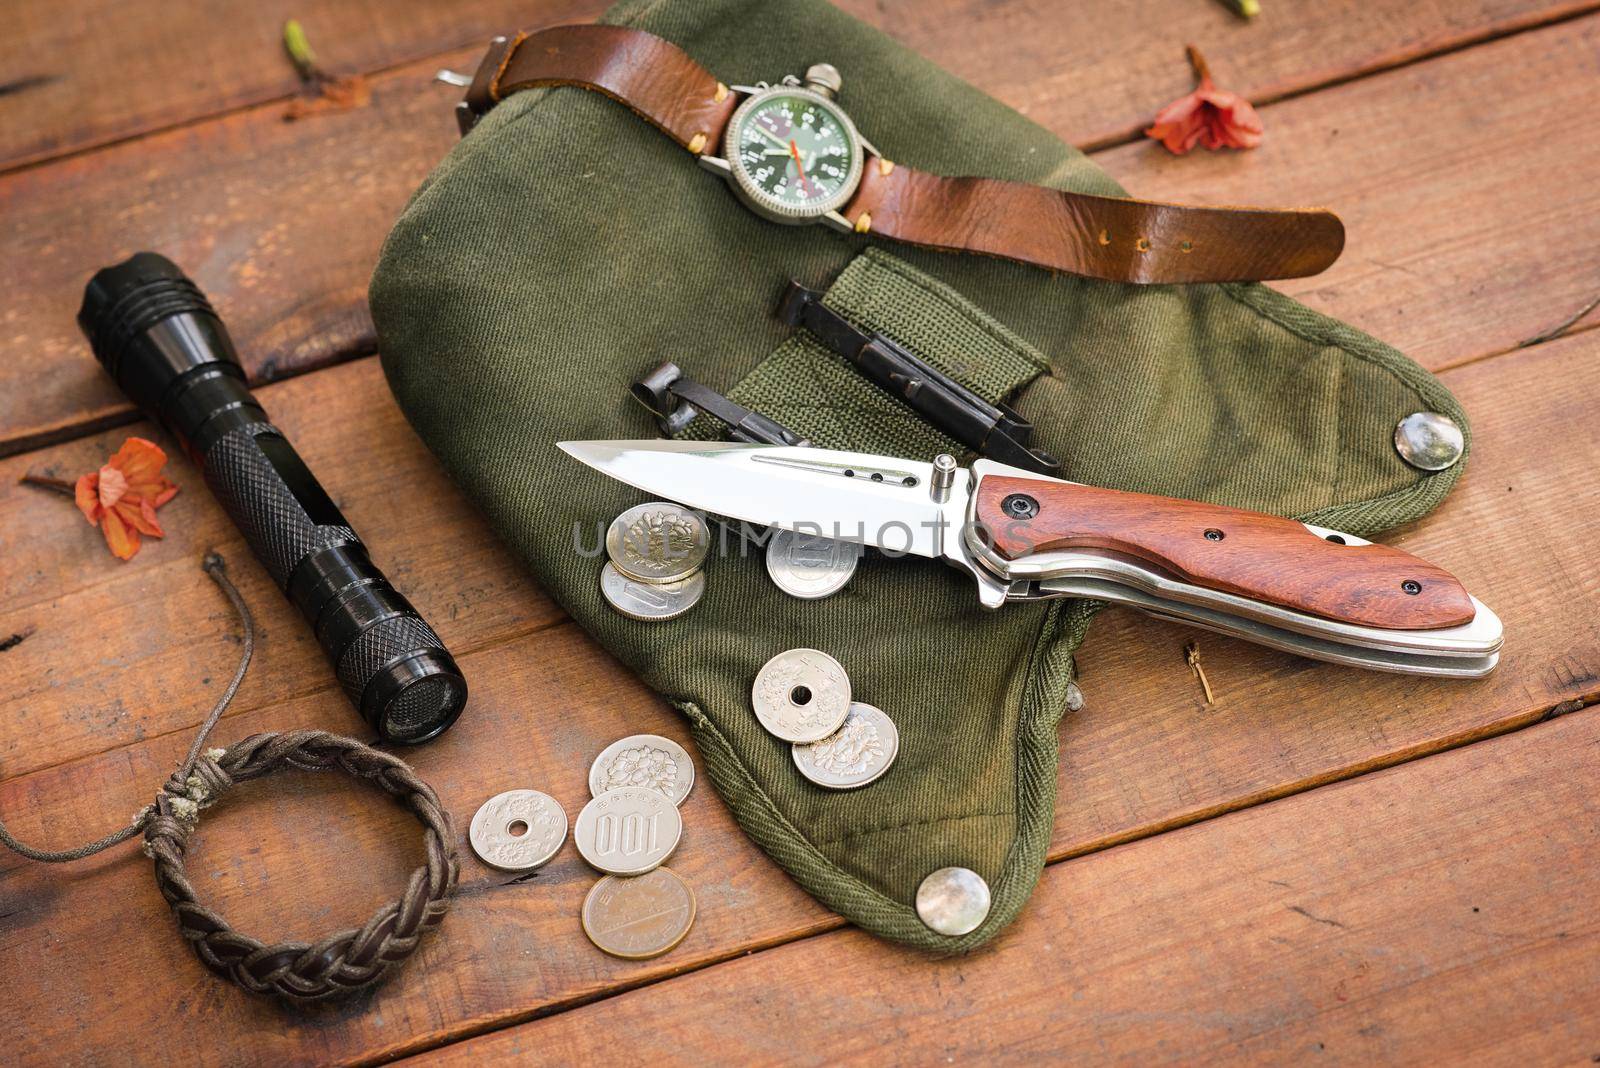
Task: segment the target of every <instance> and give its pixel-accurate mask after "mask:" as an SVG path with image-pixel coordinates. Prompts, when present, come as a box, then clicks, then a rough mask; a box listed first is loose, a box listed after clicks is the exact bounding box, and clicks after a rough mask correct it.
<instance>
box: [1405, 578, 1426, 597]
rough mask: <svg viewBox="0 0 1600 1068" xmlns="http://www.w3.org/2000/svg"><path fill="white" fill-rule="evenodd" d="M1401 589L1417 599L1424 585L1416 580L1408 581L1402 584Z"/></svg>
mask: <svg viewBox="0 0 1600 1068" xmlns="http://www.w3.org/2000/svg"><path fill="white" fill-rule="evenodd" d="M1400 588H1401V589H1402V590H1405V591H1406V592H1407V593H1409V594H1411V595H1412V596H1413V597H1415V596H1416V595H1417V594H1419V593H1421V592H1422V583H1420V582H1418V581H1417V580H1416V579H1406V580H1405V581H1404V582H1402V583H1400Z"/></svg>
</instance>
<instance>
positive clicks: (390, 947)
mask: <svg viewBox="0 0 1600 1068" xmlns="http://www.w3.org/2000/svg"><path fill="white" fill-rule="evenodd" d="M204 567H205V571H206V574H208V575H210V576H211V578H212V579H213V580H214V581H215V582H216V583H217V585H218V586H219V587H220V588H221V589H222V592H223V593H225V594H226V595H227V596H228V599H229V601H231V602H232V603H233V606H234V608H235V609H237V610H238V612H239V619H240V622H241V623H242V625H243V630H244V641H243V646H244V651H243V654H242V655H241V657H240V661H239V667H238V669H237V670H236V671H235V672H234V676H233V680H232V682H231V683H230V684H229V685H228V687H227V689H226V690H225V691H224V692H223V694H222V697H221V698H220V699H219V700H218V701H217V703H216V705H215V706H214V707H213V708H212V709H211V712H210V714H209V715H207V717H206V720H205V722H204V723H203V724H202V725H201V727H200V730H199V732H198V734H197V735H196V737H195V740H194V743H193V744H192V745H191V746H190V748H189V754H188V756H187V757H185V758H184V761H183V763H182V765H180V766H179V768H178V770H177V772H176V773H174V774H173V776H172V778H171V779H169V780H168V781H167V783H166V785H165V786H163V787H162V788H161V792H160V793H158V794H157V795H156V799H155V801H154V803H152V804H149V805H146V806H145V807H144V808H143V809H141V810H139V812H138V814H137V815H135V816H134V820H133V823H132V825H131V826H128V827H124V828H123V829H122V830H120V831H116V832H114V833H112V834H108V835H106V836H105V837H104V838H101V839H99V840H98V841H95V842H90V843H88V844H86V845H82V846H79V847H78V848H76V849H68V850H60V851H53V850H44V849H35V848H34V847H32V846H28V845H25V844H23V843H22V842H19V841H17V839H16V838H14V837H13V836H12V835H11V833H10V832H9V831H7V830H6V827H5V824H4V823H0V844H3V845H5V846H7V847H8V848H10V849H12V850H13V851H15V852H17V853H20V854H22V855H23V856H25V857H29V858H30V859H33V860H38V861H44V862H47V863H61V862H64V861H71V860H81V859H82V858H84V857H87V856H92V855H93V854H95V853H98V852H100V851H101V850H103V849H107V848H109V847H111V846H113V845H116V844H117V843H118V842H124V841H127V840H128V839H129V838H131V837H133V836H134V835H135V834H138V833H139V832H140V831H141V830H142V831H143V832H144V851H145V853H146V855H148V856H149V857H150V858H151V859H152V860H153V861H154V862H155V874H156V885H157V886H159V887H160V889H161V896H162V897H164V898H166V899H167V903H168V904H169V905H171V906H172V913H173V915H174V916H175V917H177V920H178V931H179V933H180V934H182V935H183V937H184V938H185V939H186V940H188V942H189V944H190V945H192V946H193V947H194V951H195V953H196V954H197V955H198V956H199V957H200V959H201V961H203V962H204V963H205V964H206V965H207V966H208V967H210V968H211V969H212V970H214V971H215V972H217V973H218V974H219V975H222V976H224V977H225V978H228V979H230V980H232V981H233V982H235V983H237V984H238V985H239V986H242V987H244V988H245V989H246V990H248V991H250V992H251V993H254V994H277V995H280V996H283V997H285V998H289V999H292V1000H294V1001H314V1000H318V999H321V998H327V997H332V996H335V995H338V994H345V993H349V992H352V991H355V990H360V989H362V988H365V987H369V986H372V985H374V984H376V983H379V982H382V981H383V980H384V979H385V978H386V977H388V976H389V975H390V974H391V973H392V972H393V971H394V970H395V969H396V968H397V967H399V965H400V963H401V962H402V961H404V960H405V959H406V958H407V957H409V956H410V955H411V954H412V953H413V952H414V951H415V950H416V948H417V946H418V944H419V943H420V942H421V940H422V936H423V935H425V934H427V933H428V932H429V931H431V930H432V929H433V928H434V927H436V926H437V925H438V923H439V921H440V920H441V919H443V918H444V914H445V910H446V909H447V908H449V904H450V897H451V895H452V894H454V893H455V888H456V878H457V875H458V873H459V863H458V861H457V856H456V845H455V832H454V831H453V830H452V829H451V825H450V815H449V813H447V812H446V811H445V810H444V807H443V806H442V805H440V803H439V798H438V795H436V794H435V793H434V792H433V789H432V788H431V787H429V786H428V784H427V783H425V782H423V781H422V780H421V779H419V778H417V776H416V773H415V772H413V771H412V770H411V768H410V767H409V766H407V765H406V763H405V762H404V761H402V760H401V759H399V758H398V757H395V756H391V755H390V754H388V753H385V752H382V751H381V750H378V749H374V748H372V747H371V746H369V745H365V744H363V743H362V742H358V741H356V740H355V739H353V738H342V737H340V736H338V735H336V734H329V733H328V732H327V731H310V730H300V731H286V732H284V733H281V734H255V735H251V736H250V737H248V738H246V739H244V740H243V741H240V742H235V743H234V744H233V745H231V746H229V747H228V748H226V749H208V750H205V751H204V752H202V751H201V747H202V746H203V745H204V744H205V739H206V736H207V735H208V734H210V733H211V728H212V727H214V726H216V723H217V720H218V719H220V718H221V716H222V713H223V710H224V709H226V708H227V707H228V703H229V702H230V701H231V700H232V699H233V695H234V694H235V693H236V692H238V689H239V684H240V683H241V682H243V681H244V673H245V669H246V668H247V667H249V665H250V656H251V653H252V651H253V650H254V648H255V624H254V621H253V620H252V619H251V617H250V610H249V608H248V607H246V605H245V603H244V599H243V598H242V597H240V596H239V591H238V590H237V589H236V588H235V587H234V585H233V583H232V582H231V581H230V580H229V579H228V576H227V572H226V570H225V564H224V562H223V560H222V557H221V556H219V555H217V554H215V553H211V554H208V555H207V556H206V559H205V563H204ZM285 767H287V768H296V769H300V770H302V771H323V770H327V769H331V768H339V769H341V770H343V771H346V772H348V773H349V774H351V775H354V776H355V777H357V778H359V779H362V780H365V781H366V782H369V783H371V784H372V785H374V786H376V787H378V788H379V789H381V790H384V791H385V792H387V793H388V794H390V795H391V796H393V797H394V798H395V799H396V800H398V801H400V802H402V803H403V804H404V805H405V806H406V808H408V809H409V810H410V811H411V812H412V813H413V814H414V815H415V816H416V817H417V820H418V821H419V822H420V823H421V824H422V826H423V836H422V840H423V846H424V851H425V853H426V859H425V860H424V862H423V865H422V867H420V868H418V869H417V870H416V871H414V872H412V873H411V878H410V880H409V881H408V882H407V883H406V889H405V893H403V894H402V895H401V896H400V898H399V900H397V901H392V902H390V903H389V904H387V905H384V906H383V907H382V908H380V909H378V910H377V911H376V912H374V913H373V914H372V917H371V918H370V919H368V920H367V922H366V924H365V925H364V926H362V927H361V928H360V929H358V930H346V931H338V932H335V933H334V934H331V935H328V936H327V937H326V938H322V939H319V940H318V941H316V942H309V943H307V942H279V943H276V944H273V945H268V944H266V943H264V942H261V941H259V940H257V939H255V938H251V937H250V936H249V935H244V934H240V933H239V932H237V931H235V930H234V929H233V928H231V927H229V926H228V923H227V921H225V920H224V919H223V918H222V917H221V916H220V915H219V914H217V913H216V912H215V911H213V910H212V909H210V908H208V907H207V906H205V905H202V904H201V903H200V902H199V901H198V900H196V898H195V893H194V887H193V885H192V884H190V882H189V876H188V873H187V872H186V871H185V870H184V851H185V849H186V847H187V845H188V842H189V836H190V835H191V834H192V833H193V832H194V828H195V825H196V823H197V822H198V821H199V817H200V811H201V810H202V809H204V808H208V807H210V806H211V805H212V804H214V803H216V801H217V800H218V798H220V797H221V796H222V795H223V794H224V793H226V792H227V791H228V790H229V789H231V788H232V787H233V786H234V784H235V783H239V782H244V781H246V780H249V779H259V778H261V777H262V776H263V775H268V774H270V773H272V772H273V771H276V770H278V769H280V768H285Z"/></svg>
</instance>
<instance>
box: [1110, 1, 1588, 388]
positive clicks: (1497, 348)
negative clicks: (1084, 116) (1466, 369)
mask: <svg viewBox="0 0 1600 1068" xmlns="http://www.w3.org/2000/svg"><path fill="white" fill-rule="evenodd" d="M1352 17H1354V18H1360V17H1361V16H1359V15H1356V16H1352ZM1597 49H1600V20H1596V19H1593V18H1590V19H1584V20H1581V21H1578V22H1573V23H1569V24H1567V25H1563V26H1555V27H1551V28H1549V29H1545V30H1540V31H1537V32H1533V33H1528V34H1524V35H1521V36H1517V37H1512V38H1508V39H1506V40H1501V41H1495V42H1493V43H1490V44H1485V45H1482V46H1480V47H1477V48H1471V49H1468V50H1466V51H1464V52H1461V53H1458V54H1455V55H1451V56H1445V57H1441V58H1439V59H1437V60H1433V61H1430V62H1427V63H1420V64H1417V65H1415V66H1412V67H1407V68H1404V69H1402V70H1397V71H1395V72H1393V73H1391V74H1387V75H1384V76H1382V77H1377V78H1370V79H1364V80H1361V81H1356V82H1353V83H1351V84H1348V85H1341V86H1337V87H1335V88H1333V89H1329V90H1326V91H1324V92H1320V93H1314V94H1311V95H1309V96H1305V97H1300V98H1297V99H1293V100H1286V101H1284V102H1283V103H1281V104H1278V105H1275V106H1273V107H1272V108H1270V109H1268V110H1267V111H1265V112H1264V113H1263V116H1264V121H1265V122H1266V127H1267V133H1266V141H1265V142H1264V143H1263V145H1262V146H1261V147H1260V148H1259V149H1256V150H1253V151H1250V152H1232V153H1227V152H1195V153H1191V154H1190V155H1188V156H1184V157H1182V158H1176V157H1173V156H1172V155H1170V154H1169V153H1167V151H1166V150H1165V149H1163V148H1161V147H1160V146H1158V145H1155V144H1153V143H1149V142H1140V143H1137V144H1132V145H1127V146H1124V147H1120V148H1117V149H1114V150H1112V151H1109V152H1105V153H1102V154H1100V155H1099V156H1098V157H1097V158H1096V162H1098V163H1100V164H1101V165H1102V166H1104V167H1105V168H1106V169H1107V170H1108V171H1110V172H1111V174H1112V176H1113V177H1115V178H1117V179H1119V180H1120V181H1122V182H1123V184H1124V185H1126V186H1127V187H1128V188H1129V189H1130V190H1131V191H1133V192H1134V193H1136V194H1137V195H1139V196H1142V197H1151V198H1168V199H1176V198H1182V199H1184V200H1188V201H1192V202H1197V203H1206V204H1239V203H1249V204H1306V205H1309V204H1325V205H1328V206H1330V207H1332V208H1334V209H1335V210H1337V211H1338V213H1339V216H1340V218H1342V219H1343V220H1344V224H1345V232H1346V240H1345V251H1344V255H1343V256H1341V257H1340V259H1339V262H1337V263H1335V264H1334V265H1333V267H1331V268H1329V269H1328V270H1327V271H1326V272H1325V273H1323V274H1321V275H1318V276H1317V277H1316V278H1308V279H1300V280H1297V281H1293V282H1284V283H1280V284H1275V285H1274V288H1276V289H1281V290H1283V291H1284V292H1286V293H1289V294H1290V295H1292V296H1294V297H1296V298H1298V299H1300V300H1303V301H1305V302H1306V303H1307V304H1309V305H1310V306H1311V307H1313V308H1315V309H1316V310H1318V311H1321V312H1326V313H1327V314H1329V315H1332V316H1334V317H1335V318H1338V319H1343V320H1345V321H1346V322H1349V323H1350V324H1351V325H1353V326H1356V327H1358V328H1360V329H1362V330H1365V331H1367V332H1368V333H1370V334H1372V335H1373V336H1375V337H1378V338H1381V339H1382V340H1384V341H1386V342H1388V343H1389V344H1391V345H1394V346H1395V347H1396V348H1398V349H1400V350H1401V351H1402V352H1404V353H1406V354H1407V355H1408V356H1411V357H1412V358H1413V359H1415V360H1417V361H1418V362H1419V363H1421V364H1422V365H1423V366H1424V367H1427V368H1430V369H1434V370H1437V369H1439V368H1443V367H1449V366H1454V365H1456V364H1459V363H1462V362H1465V361H1467V360H1471V359H1476V358H1478V357H1481V356H1484V355H1486V354H1488V353H1494V352H1505V351H1508V350H1510V349H1512V348H1514V347H1516V346H1517V345H1518V344H1519V343H1520V342H1522V341H1523V340H1525V339H1527V338H1530V337H1534V336H1537V335H1540V334H1542V333H1544V331H1546V330H1547V329H1549V328H1550V327H1552V326H1554V325H1556V324H1557V323H1561V322H1563V321H1565V320H1566V319H1567V318H1568V316H1570V315H1572V314H1574V313H1576V312H1577V311H1578V310H1579V309H1580V308H1582V307H1584V306H1585V305H1587V304H1588V303H1589V301H1590V300H1592V299H1593V298H1594V296H1595V290H1596V283H1595V280H1596V279H1597V278H1600V216H1597V213H1596V210H1595V208H1594V206H1593V205H1592V204H1591V203H1590V202H1589V199H1588V197H1589V194H1588V192H1587V190H1586V186H1585V183H1583V182H1582V181H1581V179H1580V178H1579V176H1580V175H1585V174H1594V173H1597V172H1600V143H1595V142H1593V141H1591V140H1587V139H1582V138H1579V139H1573V138H1571V137H1569V136H1567V133H1566V132H1565V122H1566V120H1565V116H1569V115H1574V114H1584V113H1586V112H1587V110H1588V109H1590V108H1592V107H1593V106H1594V104H1595V101H1596V98H1597V95H1600V89H1597V83H1596V80H1595V78H1594V77H1593V75H1592V72H1593V60H1594V55H1595V52H1596V50H1597ZM1508 72H1515V73H1514V74H1513V73H1508ZM1588 322H1589V323H1592V322H1593V320H1589V321H1588ZM1586 325H1588V324H1587V323H1586Z"/></svg>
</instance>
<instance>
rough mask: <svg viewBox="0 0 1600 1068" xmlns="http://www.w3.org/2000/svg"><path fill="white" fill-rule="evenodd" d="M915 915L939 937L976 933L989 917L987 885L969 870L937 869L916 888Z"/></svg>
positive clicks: (980, 877)
mask: <svg viewBox="0 0 1600 1068" xmlns="http://www.w3.org/2000/svg"><path fill="white" fill-rule="evenodd" d="M917 915H918V916H920V917H921V918H922V922H923V923H925V924H927V925H928V926H929V928H931V929H932V930H934V931H937V932H938V933H939V934H942V935H950V936H952V937H954V936H956V935H964V934H967V933H969V932H971V931H976V930H977V929H978V927H979V925H981V924H982V923H983V921H984V919H985V918H986V917H987V916H988V915H989V884H988V883H986V882H984V881H983V876H981V875H979V874H978V873H977V872H975V871H973V870H972V869H971V868H940V869H939V870H938V871H936V872H934V873H933V874H931V875H929V876H928V877H927V878H926V879H924V880H922V885H921V886H918V887H917Z"/></svg>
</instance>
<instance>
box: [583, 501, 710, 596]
mask: <svg viewBox="0 0 1600 1068" xmlns="http://www.w3.org/2000/svg"><path fill="white" fill-rule="evenodd" d="M710 549H711V530H710V528H708V527H707V526H706V521H705V520H704V519H701V518H700V517H699V516H698V515H695V514H694V513H693V512H691V511H689V509H687V508H685V507H683V506H682V505H681V504H672V503H670V502H668V501H651V502H650V503H649V504H639V505H635V506H634V507H632V508H629V509H628V510H627V511H626V512H623V513H622V514H621V515H619V516H617V518H616V519H614V520H612V521H611V526H610V528H609V529H607V530H606V555H607V556H609V557H611V562H612V563H613V564H615V565H616V567H617V570H618V571H621V572H622V573H623V574H624V575H626V576H628V577H629V578H632V579H637V580H639V581H640V582H677V581H679V580H681V579H686V578H688V577H689V576H690V575H692V574H694V573H695V572H696V571H699V570H700V568H701V566H702V565H704V564H705V562H706V553H707V552H708V551H710Z"/></svg>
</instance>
